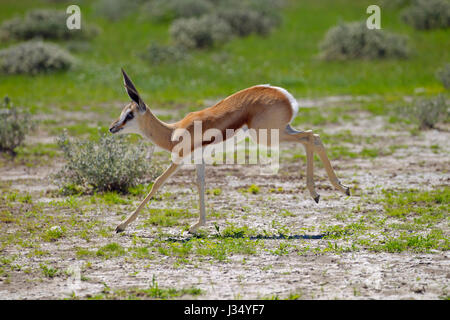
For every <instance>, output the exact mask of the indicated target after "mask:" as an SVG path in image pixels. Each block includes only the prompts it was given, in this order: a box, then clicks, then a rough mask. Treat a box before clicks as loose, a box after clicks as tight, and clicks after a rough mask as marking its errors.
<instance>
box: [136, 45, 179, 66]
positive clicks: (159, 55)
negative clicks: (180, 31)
mask: <svg viewBox="0 0 450 320" xmlns="http://www.w3.org/2000/svg"><path fill="white" fill-rule="evenodd" d="M187 56H188V53H187V52H186V50H185V49H183V48H182V47H179V46H164V45H160V44H157V43H152V44H151V45H150V46H149V47H148V48H147V50H146V51H145V52H144V53H143V54H142V58H143V59H144V60H147V61H149V62H150V63H151V64H153V65H158V64H161V63H164V62H177V61H181V60H185V59H186V58H187Z"/></svg>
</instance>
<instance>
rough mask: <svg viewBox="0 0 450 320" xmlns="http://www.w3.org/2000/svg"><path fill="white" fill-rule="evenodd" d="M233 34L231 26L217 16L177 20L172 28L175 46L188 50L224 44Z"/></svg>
mask: <svg viewBox="0 0 450 320" xmlns="http://www.w3.org/2000/svg"><path fill="white" fill-rule="evenodd" d="M232 33H233V32H232V29H231V27H230V25H229V24H228V23H227V22H226V21H225V20H223V19H221V18H219V17H218V16H217V15H215V14H211V15H204V16H202V17H200V18H183V19H177V20H175V21H174V22H173V24H172V25H171V26H170V35H171V37H172V39H173V41H174V42H175V44H176V45H178V46H181V47H183V48H186V49H193V48H208V47H213V46H215V45H218V44H222V43H224V42H226V41H227V40H229V39H230V38H231V37H232Z"/></svg>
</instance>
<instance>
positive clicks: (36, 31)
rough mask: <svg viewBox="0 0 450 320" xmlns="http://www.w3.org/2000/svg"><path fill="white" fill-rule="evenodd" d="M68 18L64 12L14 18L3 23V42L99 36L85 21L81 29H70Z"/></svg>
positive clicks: (0, 33)
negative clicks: (67, 23) (67, 22)
mask: <svg viewBox="0 0 450 320" xmlns="http://www.w3.org/2000/svg"><path fill="white" fill-rule="evenodd" d="M67 17H68V15H67V14H66V12H65V11H64V10H50V9H36V10H32V11H29V12H28V13H27V14H26V15H25V17H24V18H14V19H11V20H7V21H5V22H3V24H2V25H1V27H0V38H2V39H3V40H11V39H16V40H29V39H32V38H42V39H88V38H91V37H93V36H95V35H97V34H98V32H99V29H98V28H97V27H94V26H91V25H88V24H86V23H84V21H83V23H82V27H81V29H73V30H70V29H68V28H67V25H66V20H67Z"/></svg>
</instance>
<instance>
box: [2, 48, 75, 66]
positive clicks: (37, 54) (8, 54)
mask: <svg viewBox="0 0 450 320" xmlns="http://www.w3.org/2000/svg"><path fill="white" fill-rule="evenodd" d="M74 63H75V58H74V57H73V56H72V55H70V54H69V53H68V52H67V51H65V50H64V49H62V48H60V47H59V46H57V45H55V44H51V43H46V42H42V41H36V40H30V41H27V42H23V43H20V44H17V45H14V46H11V47H8V48H6V49H3V50H0V71H1V72H3V73H6V74H21V73H23V74H37V73H43V72H52V71H58V70H67V69H69V68H70V67H71V66H72V65H73V64H74Z"/></svg>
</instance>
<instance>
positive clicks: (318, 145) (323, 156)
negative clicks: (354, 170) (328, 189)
mask: <svg viewBox="0 0 450 320" xmlns="http://www.w3.org/2000/svg"><path fill="white" fill-rule="evenodd" d="M313 139H314V151H315V152H316V153H317V154H318V155H319V157H320V160H322V162H323V165H324V167H325V170H326V172H327V175H328V178H329V179H330V182H331V184H332V185H333V186H334V187H335V188H336V189H337V190H339V191H341V192H343V193H345V194H346V195H348V196H349V195H350V188H349V187H346V186H344V185H342V183H341V182H340V181H339V179H338V178H337V176H336V173H335V172H334V170H333V167H332V166H331V163H330V160H329V159H328V156H327V153H326V151H325V147H324V145H323V143H322V140H321V139H320V136H319V135H318V134H313Z"/></svg>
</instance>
